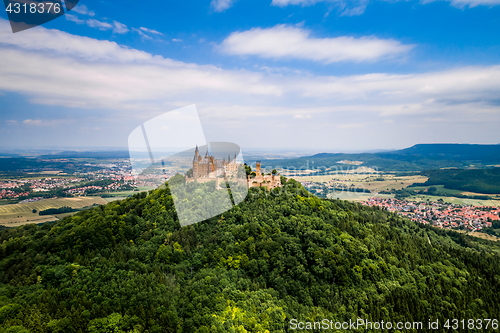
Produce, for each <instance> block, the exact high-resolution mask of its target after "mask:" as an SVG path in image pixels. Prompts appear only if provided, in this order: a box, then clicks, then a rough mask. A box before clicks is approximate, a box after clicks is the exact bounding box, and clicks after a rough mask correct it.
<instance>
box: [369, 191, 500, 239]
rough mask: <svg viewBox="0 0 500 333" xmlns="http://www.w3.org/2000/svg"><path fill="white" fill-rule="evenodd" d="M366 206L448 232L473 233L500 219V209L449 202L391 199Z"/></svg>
mask: <svg viewBox="0 0 500 333" xmlns="http://www.w3.org/2000/svg"><path fill="white" fill-rule="evenodd" d="M362 204H363V205H366V206H377V207H380V208H383V209H385V210H388V211H391V212H397V213H398V214H400V215H402V216H406V217H408V218H410V219H411V220H413V221H416V222H419V223H423V224H430V225H433V226H435V227H438V228H445V229H465V230H470V231H477V230H481V229H483V228H485V227H491V224H492V221H497V220H499V219H500V218H499V215H500V208H499V207H482V206H468V205H457V204H451V203H445V202H413V201H406V200H398V199H391V198H377V197H373V198H369V199H368V200H366V201H364V202H362Z"/></svg>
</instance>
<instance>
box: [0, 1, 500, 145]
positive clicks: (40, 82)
mask: <svg viewBox="0 0 500 333" xmlns="http://www.w3.org/2000/svg"><path fill="white" fill-rule="evenodd" d="M6 19H7V15H6V13H5V12H3V14H2V17H1V18H0V55H1V56H2V59H3V60H4V61H3V63H2V65H1V66H0V109H1V113H0V124H1V125H0V140H1V141H2V144H1V146H4V147H8V148H15V147H42V146H61V147H78V146H85V147H88V146H95V147H126V146H127V137H128V135H129V134H130V132H131V131H132V130H133V129H134V128H136V127H137V126H138V125H140V124H141V123H143V122H145V121H147V120H149V119H151V118H153V117H155V116H158V115H160V114H162V113H164V112H167V111H170V110H174V109H176V108H180V107H183V106H187V105H191V104H196V106H197V108H198V111H199V114H200V117H201V119H202V122H203V126H204V130H205V134H206V136H207V138H209V140H213V141H216V140H220V141H230V142H234V143H237V144H240V145H241V146H243V147H252V148H258V147H271V148H300V149H308V148H309V149H314V150H322V151H349V150H365V149H391V148H402V147H406V146H410V145H413V144H416V143H423V142H461V143H465V142H469V143H498V142H500V140H499V135H498V130H497V129H498V127H499V125H500V107H499V105H500V98H499V97H498V96H500V34H499V32H500V1H499V0H459V1H424V2H419V1H365V0H356V1H321V0H266V1H261V0H254V1H248V0H238V1H231V0H214V1H210V0H206V1H181V0H173V1H144V2H141V3H138V2H132V1H128V0H125V1H120V2H111V1H90V0H87V1H85V0H82V1H80V4H79V5H78V6H77V7H76V8H75V9H74V10H73V11H71V12H70V13H69V14H67V15H66V16H64V17H61V18H59V19H56V20H54V21H51V22H49V23H47V24H45V25H43V26H42V27H37V28H33V29H30V30H26V31H23V32H19V33H16V34H12V32H10V27H9V25H8V21H6Z"/></svg>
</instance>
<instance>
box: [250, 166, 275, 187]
mask: <svg viewBox="0 0 500 333" xmlns="http://www.w3.org/2000/svg"><path fill="white" fill-rule="evenodd" d="M255 167H256V170H255V177H252V175H250V176H248V177H247V183H248V187H249V188H250V187H267V189H269V190H270V189H273V188H276V187H279V186H281V175H280V174H279V173H278V174H267V175H265V174H263V173H262V171H261V168H260V167H261V162H260V161H257V162H256V163H255Z"/></svg>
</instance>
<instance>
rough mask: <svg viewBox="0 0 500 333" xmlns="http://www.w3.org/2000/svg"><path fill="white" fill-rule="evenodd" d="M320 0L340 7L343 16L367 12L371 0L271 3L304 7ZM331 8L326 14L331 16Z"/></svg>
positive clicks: (300, 0) (331, 5) (276, 0)
mask: <svg viewBox="0 0 500 333" xmlns="http://www.w3.org/2000/svg"><path fill="white" fill-rule="evenodd" d="M320 2H325V3H328V4H329V5H330V10H331V9H332V7H338V8H340V15H341V16H356V15H361V14H363V13H364V12H365V9H366V6H367V5H368V2H369V0H273V1H272V3H271V5H272V6H278V7H286V6H289V5H300V6H302V7H306V6H312V5H315V4H317V3H320ZM330 10H329V11H328V12H327V13H326V14H325V17H327V16H329V14H330Z"/></svg>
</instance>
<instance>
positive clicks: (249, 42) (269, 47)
mask: <svg viewBox="0 0 500 333" xmlns="http://www.w3.org/2000/svg"><path fill="white" fill-rule="evenodd" d="M310 34H311V32H310V31H309V30H305V29H301V28H298V27H293V26H287V25H277V26H275V27H273V28H268V29H261V28H253V29H251V30H247V31H243V32H234V33H232V34H231V35H229V37H227V38H226V39H225V40H224V41H223V42H222V44H221V45H220V47H221V50H222V51H223V52H224V53H226V54H231V55H255V56H260V57H263V58H274V59H279V58H288V59H303V60H312V61H318V62H323V63H332V62H338V61H374V60H380V59H384V58H390V57H395V56H400V55H402V54H405V53H406V52H408V51H409V50H411V49H412V48H413V47H414V46H413V45H403V44H401V43H400V42H398V41H395V40H392V39H379V38H376V37H373V36H370V37H361V38H353V37H335V38H314V37H311V36H310Z"/></svg>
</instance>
